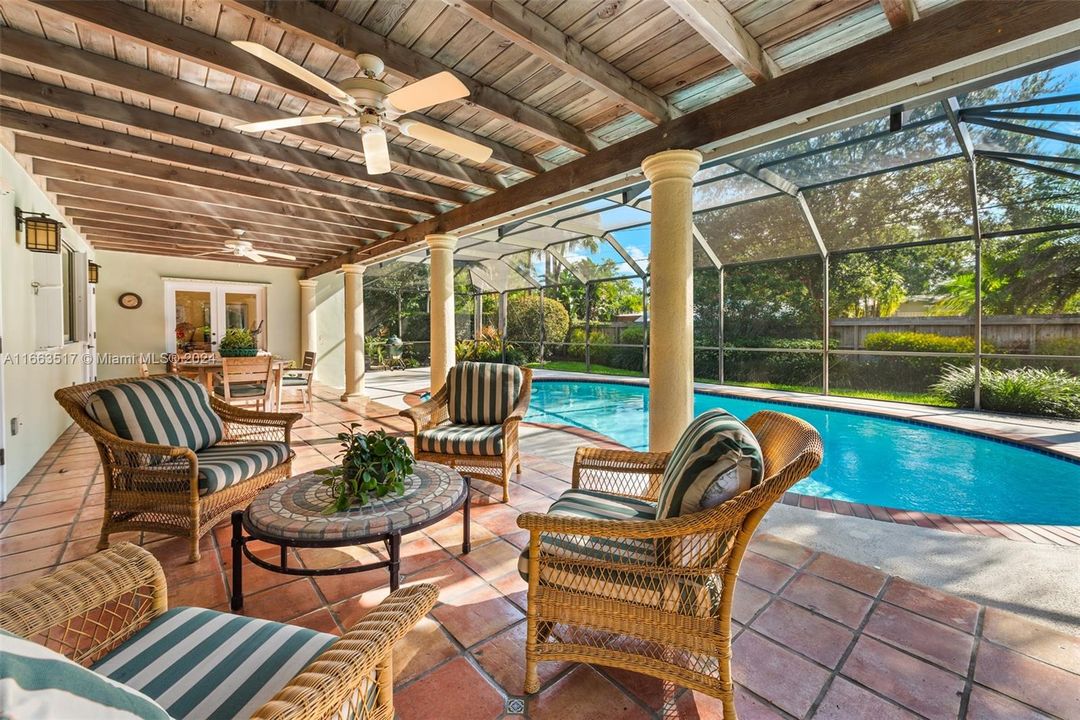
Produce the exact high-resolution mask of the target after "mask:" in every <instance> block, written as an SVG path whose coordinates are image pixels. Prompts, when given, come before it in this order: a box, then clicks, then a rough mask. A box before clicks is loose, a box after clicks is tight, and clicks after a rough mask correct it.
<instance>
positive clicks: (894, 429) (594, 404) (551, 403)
mask: <svg viewBox="0 0 1080 720" xmlns="http://www.w3.org/2000/svg"><path fill="white" fill-rule="evenodd" d="M648 406H649V389H648V388H647V387H644V386H638V385H624V384H616V383H604V382H564V381H537V382H534V383H533V390H532V400H531V402H530V405H529V413H528V415H527V416H526V420H530V421H533V422H546V423H556V424H564V425H573V426H576V427H580V428H585V429H587V430H592V431H594V432H598V433H601V434H603V435H606V436H608V437H610V438H612V439H613V440H615V441H617V442H619V443H622V444H623V445H626V446H627V447H631V448H635V449H638V450H644V449H646V448H647V446H648V436H649V420H648V417H649V413H648ZM712 408H724V409H725V410H727V411H728V412H730V413H732V414H733V415H735V416H737V417H739V418H741V419H743V420H745V419H746V418H747V417H749V416H750V415H752V414H753V413H755V412H757V411H758V410H766V409H768V410H777V411H780V412H785V413H789V414H791V415H795V416H797V417H800V418H802V419H804V420H806V421H807V422H809V423H810V424H811V425H813V426H814V427H815V428H817V430H818V432H820V433H821V438H822V441H823V443H824V445H825V456H824V459H823V460H822V464H821V467H819V468H818V469H817V470H816V471H815V472H814V473H813V475H811V476H810V477H809V478H807V479H806V480H803V481H802V482H800V483H799V484H798V485H796V486H795V487H794V488H792V489H793V490H794V491H795V492H799V493H803V494H806V495H814V496H817V497H822V498H829V499H833V500H846V501H848V502H857V503H866V504H868V505H881V506H884V507H891V508H899V509H903V510H919V511H922V512H928V513H939V514H941V515H956V516H959V517H967V518H978V519H983V520H994V521H998V522H1012V523H1033V524H1047V525H1080V464H1077V463H1073V462H1069V461H1068V460H1063V459H1060V458H1057V457H1053V456H1051V455H1047V454H1044V453H1040V452H1037V451H1035V450H1029V449H1026V448H1022V447H1019V446H1017V445H1012V444H1007V443H1002V442H995V441H993V440H991V439H988V438H981V437H977V436H972V435H967V434H962V433H958V432H950V431H948V430H942V429H937V428H932V427H927V426H924V425H916V424H913V423H908V422H903V421H900V420H893V419H890V418H884V417H874V416H868V415H863V414H858V413H851V412H844V411H841V410H821V409H817V408H807V407H798V406H794V405H785V404H780V403H770V402H759V401H756V400H744V399H741V398H733V397H720V396H715V395H706V394H703V393H696V394H695V395H694V412H695V414H699V413H702V412H705V411H706V410H711V409H712Z"/></svg>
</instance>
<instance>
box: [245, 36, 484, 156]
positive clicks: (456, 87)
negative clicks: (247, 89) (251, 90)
mask: <svg viewBox="0 0 1080 720" xmlns="http://www.w3.org/2000/svg"><path fill="white" fill-rule="evenodd" d="M232 43H233V45H235V46H236V47H238V48H240V49H241V50H246V51H247V52H249V53H251V54H252V55H254V56H255V57H257V58H259V59H260V60H264V61H265V62H268V63H270V64H271V65H273V66H274V67H276V68H278V69H280V70H284V71H285V72H287V73H289V74H290V75H294V76H296V77H298V78H300V79H301V80H303V81H304V82H306V83H307V84H308V85H311V86H312V87H315V88H317V89H319V90H321V91H322V92H324V93H326V94H327V95H329V96H330V97H331V98H333V99H334V101H335V102H337V104H338V105H339V106H341V109H342V110H343V111H344V113H345V114H344V115H308V116H300V117H288V118H281V119H280V120H265V121H262V122H254V123H247V124H245V125H239V126H237V129H238V130H245V131H248V132H260V131H263V130H280V129H282V128H287V127H297V126H299V125H314V124H316V123H325V122H335V121H338V120H343V119H345V118H350V117H355V118H358V119H359V120H360V134H361V136H362V140H363V144H364V162H365V164H366V165H367V171H368V174H369V175H380V174H382V173H387V172H390V153H389V150H388V148H387V145H386V131H385V130H384V129H383V126H384V124H386V125H393V126H395V127H397V129H398V130H399V131H400V132H401V133H402V134H403V135H406V136H408V137H411V138H414V139H416V140H420V141H421V142H425V143H428V144H429V145H435V146H436V147H440V148H442V149H444V150H449V151H450V152H452V153H455V154H457V155H460V156H462V157H464V158H467V159H469V160H472V161H473V162H478V163H482V162H487V161H488V159H489V158H490V157H491V148H488V147H485V146H483V145H481V144H480V143H476V142H473V141H471V140H466V139H465V138H461V137H458V136H457V135H454V134H453V133H449V132H447V131H445V130H440V129H439V128H435V127H431V126H430V125H425V124H423V123H420V122H417V121H415V120H407V119H399V118H401V116H402V115H404V114H406V113H410V112H413V111H414V110H422V109H423V108H426V107H431V106H432V105H438V104H439V103H442V102H446V101H448V100H457V99H459V98H463V97H467V96H468V95H469V90H468V88H466V87H465V85H464V84H462V82H461V81H460V80H458V79H457V78H456V77H455V76H454V74H453V73H450V72H445V71H444V72H440V73H436V74H434V75H432V76H430V77H426V78H424V79H422V80H417V81H416V82H414V83H412V84H410V85H406V86H405V87H403V88H401V89H399V90H391V89H390V86H389V85H387V84H386V83H384V82H383V81H381V80H379V79H378V78H379V76H380V75H382V72H383V69H384V65H383V61H382V60H380V59H379V58H378V57H376V56H374V55H369V54H367V53H360V54H359V55H357V56H356V62H357V64H359V65H360V75H358V76H357V77H354V78H349V79H348V80H344V81H342V83H341V84H340V86H338V85H334V84H333V83H331V82H330V81H328V80H326V79H325V78H322V77H319V76H318V75H316V74H315V73H313V72H311V71H310V70H307V69H306V68H303V67H301V66H300V65H297V64H296V63H294V62H293V61H292V60H289V59H288V58H285V57H282V56H281V55H278V54H277V53H276V52H274V51H273V50H271V49H269V48H267V47H264V46H263V45H260V44H258V43H254V42H250V41H248V40H233V41H232Z"/></svg>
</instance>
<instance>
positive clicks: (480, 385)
mask: <svg viewBox="0 0 1080 720" xmlns="http://www.w3.org/2000/svg"><path fill="white" fill-rule="evenodd" d="M531 392H532V370H529V369H528V368H519V367H518V366H516V365H505V364H501V363H479V362H462V363H458V364H457V365H455V366H454V367H452V368H450V372H449V373H447V376H446V384H445V385H443V386H442V388H440V389H439V391H438V392H436V393H435V394H434V395H433V396H432V397H431V399H430V400H428V401H427V402H424V403H422V404H420V405H417V406H416V407H413V408H409V409H407V410H402V411H401V415H402V416H403V417H407V418H409V419H410V420H412V422H413V452H414V453H415V455H416V459H417V460H429V461H431V462H437V463H442V464H443V465H449V466H450V467H453V468H457V469H459V470H461V471H462V472H464V473H465V474H466V475H468V476H469V477H470V478H473V479H477V478H478V479H480V480H487V481H488V482H493V483H495V484H496V485H499V486H501V487H502V491H503V492H502V499H503V502H506V501H507V500H509V499H510V473H511V471H512V470H513V468H515V467H516V468H517V471H518V472H521V461H520V457H519V453H518V423H520V422H521V420H522V419H523V418H524V417H525V413H526V412H527V411H528V409H529V394H530V393H531Z"/></svg>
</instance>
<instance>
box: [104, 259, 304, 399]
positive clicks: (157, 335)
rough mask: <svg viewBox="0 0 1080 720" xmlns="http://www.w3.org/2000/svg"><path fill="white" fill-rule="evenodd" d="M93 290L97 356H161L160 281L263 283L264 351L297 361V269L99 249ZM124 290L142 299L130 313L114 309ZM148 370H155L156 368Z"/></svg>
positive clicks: (107, 367) (116, 372) (118, 372)
mask: <svg viewBox="0 0 1080 720" xmlns="http://www.w3.org/2000/svg"><path fill="white" fill-rule="evenodd" d="M97 263H98V264H99V265H101V271H100V280H99V281H98V286H97V342H98V353H99V354H101V355H131V354H140V353H142V354H147V355H158V354H160V353H163V352H165V329H166V327H170V326H171V323H168V321H167V319H166V317H165V281H164V280H163V278H166V277H168V278H184V279H191V280H219V281H230V282H254V283H267V285H266V315H267V317H266V323H265V324H264V325H263V331H264V332H265V333H266V347H267V349H268V350H269V351H270V352H272V353H274V354H275V355H280V356H281V357H284V358H289V359H292V360H296V361H297V362H299V361H300V360H301V358H300V285H299V284H298V281H299V279H300V274H301V273H300V271H299V270H295V269H292V268H278V267H267V266H264V265H256V264H255V263H252V262H248V261H247V260H244V261H242V262H221V261H217V260H207V259H204V258H197V259H195V258H182V257H168V256H164V255H138V254H135V253H124V252H113V251H106V250H101V251H98V253H97ZM125 292H133V293H136V294H138V295H139V296H140V297H141V298H142V301H143V304H142V306H141V307H139V308H138V309H136V310H127V309H125V308H122V307H120V304H119V302H117V300H118V298H119V297H120V295H121V294H123V293H125ZM152 370H157V371H160V370H161V366H160V365H158V366H156V367H153V368H152ZM138 371H139V368H138V364H137V362H136V363H117V364H115V365H113V364H101V365H99V366H98V377H101V378H116V377H129V376H132V375H137V374H138Z"/></svg>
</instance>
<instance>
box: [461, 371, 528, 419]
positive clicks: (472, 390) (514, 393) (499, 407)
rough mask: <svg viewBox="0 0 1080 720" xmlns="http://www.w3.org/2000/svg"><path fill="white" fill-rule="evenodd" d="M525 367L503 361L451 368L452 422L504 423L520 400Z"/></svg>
mask: <svg viewBox="0 0 1080 720" xmlns="http://www.w3.org/2000/svg"><path fill="white" fill-rule="evenodd" d="M521 382H522V380H521V368H519V367H518V366H517V365H504V364H502V363H481V362H463V363H458V364H457V365H455V366H454V367H452V368H450V372H449V373H448V374H447V376H446V393H447V399H448V403H449V407H448V408H447V409H448V411H449V413H450V422H452V423H454V424H456V425H500V424H502V421H503V420H505V419H506V417H507V415H509V414H510V413H511V412H512V411H513V409H514V405H515V404H516V403H517V398H518V393H519V392H521Z"/></svg>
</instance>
